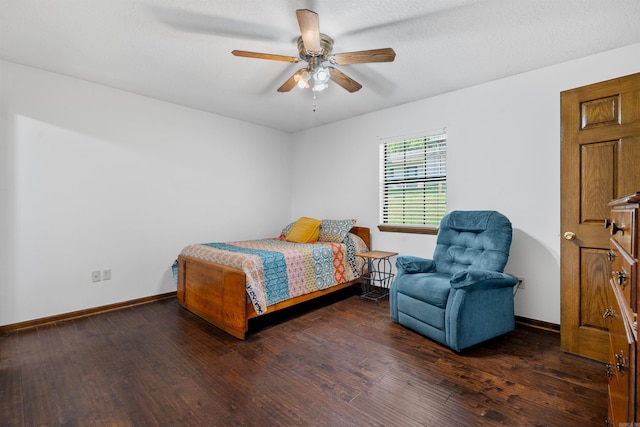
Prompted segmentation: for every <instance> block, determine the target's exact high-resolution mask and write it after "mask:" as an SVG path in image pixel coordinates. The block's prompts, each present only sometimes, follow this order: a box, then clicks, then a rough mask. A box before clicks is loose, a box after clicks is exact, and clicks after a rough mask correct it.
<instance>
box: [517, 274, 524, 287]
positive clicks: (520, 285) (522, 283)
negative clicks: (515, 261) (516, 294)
mask: <svg viewBox="0 0 640 427" xmlns="http://www.w3.org/2000/svg"><path fill="white" fill-rule="evenodd" d="M518 282H519V283H520V284H519V285H518V289H524V283H525V280H524V277H518Z"/></svg>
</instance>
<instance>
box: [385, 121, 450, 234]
mask: <svg viewBox="0 0 640 427" xmlns="http://www.w3.org/2000/svg"><path fill="white" fill-rule="evenodd" d="M446 158H447V133H446V129H438V130H436V131H430V132H424V133H420V134H418V135H412V136H408V137H407V136H404V137H393V138H385V139H384V140H381V142H380V206H379V212H380V225H379V226H378V228H379V229H380V230H381V231H399V232H413V233H427V234H435V233H437V229H438V225H439V224H440V220H441V219H442V217H443V216H444V215H445V214H446V207H447V167H446V164H447V162H446Z"/></svg>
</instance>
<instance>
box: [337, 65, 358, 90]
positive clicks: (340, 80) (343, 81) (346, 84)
mask: <svg viewBox="0 0 640 427" xmlns="http://www.w3.org/2000/svg"><path fill="white" fill-rule="evenodd" d="M331 80H333V81H334V82H336V83H337V84H339V85H340V86H342V87H343V88H345V89H346V90H348V91H349V92H351V93H353V92H357V91H359V90H360V89H362V85H361V84H360V83H358V82H357V81H355V80H353V79H352V78H351V77H349V76H347V75H346V74H345V73H343V72H342V71H340V70H338V69H337V68H333V67H332V68H331Z"/></svg>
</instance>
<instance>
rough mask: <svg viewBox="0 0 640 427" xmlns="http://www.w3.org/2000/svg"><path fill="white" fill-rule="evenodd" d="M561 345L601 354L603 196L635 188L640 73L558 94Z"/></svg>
mask: <svg viewBox="0 0 640 427" xmlns="http://www.w3.org/2000/svg"><path fill="white" fill-rule="evenodd" d="M560 108H561V173H560V175H561V183H560V184H561V190H560V191H561V215H560V216H561V218H560V222H561V250H560V280H561V283H560V293H561V297H560V304H561V319H560V333H561V345H562V349H563V350H565V351H567V352H571V353H576V354H579V355H581V356H585V357H588V358H591V359H596V360H600V361H605V360H606V359H607V350H608V344H609V338H608V331H607V324H606V323H605V319H603V318H602V314H603V313H604V311H605V309H606V307H607V286H608V280H609V271H610V267H609V261H608V260H607V252H608V247H609V231H608V230H607V229H605V228H604V220H605V219H606V218H608V215H609V207H608V206H607V204H608V203H609V202H610V201H611V200H612V199H615V198H619V197H622V196H624V195H626V194H629V193H633V192H636V191H640V73H639V74H633V75H630V76H626V77H621V78H618V79H613V80H608V81H605V82H601V83H596V84H593V85H589V86H585V87H581V88H577V89H572V90H568V91H565V92H562V93H561V94H560Z"/></svg>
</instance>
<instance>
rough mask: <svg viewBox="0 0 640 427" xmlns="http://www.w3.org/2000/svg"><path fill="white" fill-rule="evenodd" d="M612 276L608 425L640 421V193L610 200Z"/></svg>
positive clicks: (629, 423)
mask: <svg viewBox="0 0 640 427" xmlns="http://www.w3.org/2000/svg"><path fill="white" fill-rule="evenodd" d="M609 207H610V208H611V214H610V215H611V216H610V219H608V220H607V221H606V223H605V226H606V227H607V228H609V229H610V232H611V238H610V239H609V240H610V251H609V254H608V257H609V260H610V261H611V276H610V278H609V284H608V307H607V309H606V311H605V313H604V317H605V318H606V319H608V320H609V359H608V363H607V364H606V369H607V376H608V377H609V418H608V420H607V425H609V426H616V427H617V426H620V425H625V423H627V424H628V425H636V424H633V423H640V410H639V409H638V408H639V407H640V393H639V391H640V390H638V368H637V366H638V282H639V280H638V270H637V268H638V267H637V265H638V249H639V244H638V215H639V212H638V209H639V207H640V193H635V194H631V195H629V196H627V197H623V198H621V199H616V200H613V201H612V202H611V203H609Z"/></svg>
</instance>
